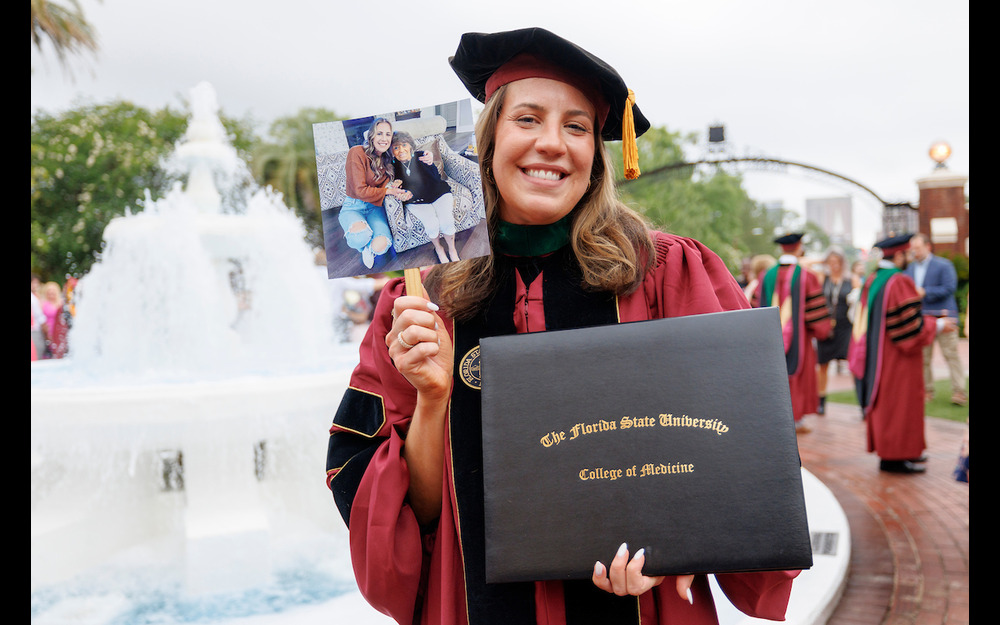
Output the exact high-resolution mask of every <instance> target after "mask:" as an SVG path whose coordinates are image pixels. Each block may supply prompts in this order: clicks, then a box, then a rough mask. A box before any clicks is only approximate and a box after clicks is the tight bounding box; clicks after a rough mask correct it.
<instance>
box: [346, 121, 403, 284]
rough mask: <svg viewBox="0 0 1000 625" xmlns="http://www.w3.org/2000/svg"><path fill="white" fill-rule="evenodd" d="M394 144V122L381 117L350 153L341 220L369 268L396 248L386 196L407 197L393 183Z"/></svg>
mask: <svg viewBox="0 0 1000 625" xmlns="http://www.w3.org/2000/svg"><path fill="white" fill-rule="evenodd" d="M391 145H392V122H390V121H389V120H388V119H385V118H384V117H380V118H377V119H375V120H374V121H372V124H371V127H370V128H369V129H368V132H367V133H366V138H365V143H364V144H363V145H356V146H354V147H352V148H351V149H350V150H349V151H348V152H347V163H346V165H345V167H346V174H347V176H346V177H347V183H346V187H345V191H346V194H347V197H346V198H345V199H344V204H343V206H341V208H340V214H339V215H338V218H339V220H340V226H341V227H342V228H343V229H344V236H345V237H346V238H347V245H349V246H350V247H351V248H352V249H355V250H357V251H358V252H360V253H361V261H362V262H363V263H364V265H365V267H367V268H369V269H371V268H372V267H373V266H374V265H375V261H376V259H384V255H385V254H386V253H389V252H391V251H392V249H393V248H392V231H391V230H390V229H389V220H388V218H387V217H386V213H385V207H384V206H383V205H382V201H383V200H384V199H385V196H386V195H394V196H396V197H398V198H400V199H404V198H405V197H406V192H405V191H403V190H401V189H399V183H398V182H394V181H393V173H392V154H391V152H390V151H389V148H390V146H391Z"/></svg>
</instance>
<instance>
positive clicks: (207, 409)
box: [31, 83, 357, 624]
mask: <svg viewBox="0 0 1000 625" xmlns="http://www.w3.org/2000/svg"><path fill="white" fill-rule="evenodd" d="M191 108H192V119H191V122H190V125H189V127H188V130H187V133H186V135H185V137H184V138H183V140H182V141H181V142H180V143H179V144H178V145H177V146H176V151H175V153H174V154H173V155H172V156H171V158H170V160H169V163H168V164H169V165H170V166H171V167H172V168H174V170H175V171H176V172H177V173H178V175H179V176H181V177H186V179H187V180H186V182H187V184H186V186H185V185H183V184H182V182H178V183H177V184H176V185H175V186H174V188H173V189H171V190H170V192H169V193H167V194H166V196H165V197H163V198H162V199H160V200H156V201H154V200H153V199H152V198H151V196H150V194H149V193H148V192H147V196H146V198H145V202H144V210H143V211H142V212H139V213H137V214H134V215H133V214H128V215H126V216H125V217H121V218H118V219H115V220H114V221H112V222H111V223H110V224H109V225H108V227H107V229H106V230H105V245H106V246H105V250H104V252H103V254H102V257H101V259H100V262H98V263H96V264H95V265H94V267H93V269H92V270H91V272H90V273H89V274H88V275H86V276H85V277H84V278H83V279H82V280H81V281H80V285H79V287H78V290H77V293H78V303H77V316H76V318H75V322H74V326H73V328H72V331H71V334H70V337H69V341H70V350H71V355H70V358H68V359H67V360H65V361H46V362H39V363H33V364H32V382H31V565H32V566H31V585H32V615H33V616H32V618H33V621H34V620H35V618H36V615H37V616H38V618H39V619H40V621H39V622H64V621H60V620H59V618H60V617H53V616H51V614H52V611H53V610H54V609H56V608H54V607H53V606H55V605H62V606H63V607H62V608H61V609H62V610H63V611H65V610H69V611H70V612H72V611H73V608H66V607H65V606H66V605H69V604H71V603H72V601H71V599H72V597H69V596H63V595H60V594H59V593H60V592H64V590H63V589H66V588H71V587H73V588H82V587H88V588H89V590H83V589H81V590H79V594H78V595H77V596H76V599H78V600H79V601H81V602H82V603H81V605H83V606H85V607H83V608H80V609H79V610H80V612H81V613H79V614H77V615H76V616H77V617H78V618H74V617H70V618H69V619H68V620H66V621H65V622H87V623H95V624H96V623H105V622H112V620H113V619H111V616H112V615H115V616H114V618H115V619H118V620H114V622H115V623H132V622H146V621H144V620H142V619H141V618H138V617H136V618H135V619H133V620H130V619H129V618H125V619H124V620H122V619H123V617H121V616H120V614H121V613H122V612H123V611H128V610H132V611H135V610H136V608H135V605H134V600H133V599H132V598H131V595H130V592H132V591H136V590H137V589H138V588H140V587H144V588H143V590H142V591H141V592H148V586H149V585H153V586H154V587H158V588H162V587H163V586H166V587H167V588H172V589H173V590H169V591H168V590H158V591H157V592H162V593H171V592H172V593H175V595H176V596H178V597H182V598H183V600H182V603H183V602H184V601H186V602H188V604H186V605H190V602H191V601H195V602H197V601H199V600H200V599H199V598H204V597H209V596H212V597H216V596H220V595H223V594H226V593H229V594H230V595H231V594H232V593H243V592H245V591H247V590H248V589H254V588H260V587H262V586H266V585H267V584H273V583H274V581H275V576H276V575H284V576H285V577H286V578H287V577H288V576H289V575H290V576H293V577H294V576H296V575H302V574H303V573H302V572H301V571H302V568H301V566H300V564H299V563H296V562H293V560H295V559H296V558H299V559H301V558H306V559H308V558H313V559H314V562H313V563H312V564H311V565H310V566H312V567H313V568H312V569H311V570H313V574H316V573H315V571H316V567H317V566H318V567H319V568H320V569H323V567H328V569H327V570H325V571H324V573H323V574H326V575H329V579H327V580H325V581H324V582H323V585H324V586H326V587H327V592H331V591H332V589H331V587H335V586H336V585H337V584H338V583H340V582H341V581H342V582H343V583H344V584H345V588H346V587H347V586H349V584H350V582H351V580H352V577H351V570H350V562H349V558H348V556H347V554H346V541H345V540H344V530H343V528H342V522H340V519H339V516H338V515H337V513H336V510H335V507H334V505H333V503H332V498H331V497H330V495H329V492H328V491H327V490H326V487H325V485H324V482H323V469H324V462H325V452H326V429H327V428H328V427H329V423H330V420H331V419H332V415H333V412H334V411H335V410H336V406H337V404H338V402H339V398H340V396H341V395H342V393H343V389H344V388H345V387H346V384H347V379H348V376H349V374H350V370H351V368H352V366H353V363H354V362H356V360H357V346H356V345H343V344H339V343H337V342H336V341H335V340H334V338H333V325H332V316H331V315H332V312H331V303H330V301H329V290H328V285H327V284H326V277H325V275H323V273H321V272H320V270H319V269H318V268H317V267H316V266H315V265H314V263H313V254H312V253H311V252H310V250H309V249H308V247H307V245H306V244H305V242H304V239H303V235H304V230H303V227H302V225H301V222H300V221H299V220H298V219H297V218H296V217H295V216H294V214H293V213H292V212H291V211H290V210H289V209H288V208H287V207H285V206H284V205H283V204H282V202H281V199H280V196H278V195H277V194H275V193H273V192H272V191H270V190H269V189H260V188H257V187H256V186H255V185H253V184H252V179H251V178H250V177H249V175H248V174H247V172H246V167H245V164H244V163H243V162H242V161H240V159H239V158H237V155H236V152H235V150H234V149H233V148H232V146H231V145H230V144H229V143H228V141H227V140H226V136H225V131H224V129H223V127H222V124H221V123H220V122H219V118H218V106H217V104H216V101H215V93H214V90H213V89H212V87H211V86H210V85H208V84H207V83H202V84H200V85H198V86H197V87H195V88H194V89H193V90H192V91H191ZM317 558H320V559H322V560H323V562H320V563H319V564H317V563H316V562H315V559H317ZM111 571H114V572H111ZM282 571H285V572H284V573H282ZM288 571H298V572H291V573H289V572H288ZM105 575H108V576H112V577H114V581H105V582H102V583H101V584H98V582H97V581H96V580H99V579H103V577H104V576H105ZM147 578H149V579H147ZM80 580H85V581H83V582H81V581H80ZM331 580H332V581H331ZM338 580H339V581H338ZM146 582H150V584H147V583H146ZM98 586H99V587H98ZM57 588H58V589H61V590H59V591H57V590H56V589H57ZM129 588H131V589H132V590H128V589H129ZM290 592H292V593H293V594H294V593H296V592H300V591H298V590H292V591H290ZM154 601H155V600H154ZM241 601H244V602H245V601H247V599H246V598H245V596H244V597H243V599H241ZM56 611H58V610H56ZM95 611H96V612H102V611H103V612H105V613H106V614H107V616H108V618H106V619H103V620H102V618H103V617H98V616H94V615H93V614H91V616H92V617H93V618H91V619H90V620H87V618H84V616H81V614H82V613H87V612H89V613H94V612H95ZM43 614H49V616H48V617H45V616H41V615H43ZM157 618H159V619H160V620H156V619H154V620H156V622H163V621H162V618H163V616H162V615H160V616H159V617H157ZM46 619H48V620H46ZM177 622H184V619H181V618H180V617H178V620H177Z"/></svg>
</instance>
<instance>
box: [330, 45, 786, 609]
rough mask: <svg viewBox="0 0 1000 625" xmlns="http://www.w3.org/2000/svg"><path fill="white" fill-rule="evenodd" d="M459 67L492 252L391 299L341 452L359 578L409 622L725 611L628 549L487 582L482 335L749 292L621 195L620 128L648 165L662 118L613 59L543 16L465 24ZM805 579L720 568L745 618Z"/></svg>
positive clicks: (357, 385)
mask: <svg viewBox="0 0 1000 625" xmlns="http://www.w3.org/2000/svg"><path fill="white" fill-rule="evenodd" d="M451 65H452V68H453V69H454V70H455V72H456V73H457V74H458V76H459V78H460V79H461V80H462V81H463V83H464V84H465V86H466V87H467V88H468V89H469V91H470V93H472V94H473V95H475V96H476V97H479V98H481V99H483V100H484V101H485V109H484V111H483V112H482V113H481V115H480V117H479V120H478V122H477V128H476V140H477V145H478V147H479V150H478V152H479V157H480V168H481V171H482V180H483V187H484V194H485V201H486V215H487V219H488V222H489V227H490V237H491V244H492V248H493V254H492V255H490V256H484V257H480V258H472V259H467V260H463V261H461V262H457V263H448V264H441V265H436V266H434V267H433V268H431V269H430V270H429V272H428V273H427V274H426V277H425V281H424V285H425V289H424V293H419V294H418V293H407V292H406V291H405V288H404V285H403V284H402V282H401V281H400V280H396V281H394V282H391V283H389V284H388V285H387V286H386V288H385V289H384V290H383V292H382V296H381V298H380V299H379V302H378V305H377V308H376V311H375V315H374V319H373V321H372V325H371V327H370V329H369V333H368V335H367V336H366V337H365V340H364V343H363V345H362V348H361V362H360V364H359V366H358V367H357V369H356V370H355V372H354V374H353V377H352V380H351V383H350V387H349V389H348V390H347V391H346V393H345V394H344V398H343V400H342V402H341V406H340V408H339V409H338V412H337V414H336V416H335V417H334V420H333V425H332V427H331V429H330V441H329V452H328V459H327V483H328V485H329V487H330V489H331V490H332V491H333V495H334V500H335V501H336V504H337V506H338V509H339V511H340V513H341V515H342V516H343V518H344V520H345V522H347V524H348V527H349V531H350V547H351V556H352V561H353V566H354V572H355V576H356V578H357V581H358V584H359V587H360V589H361V592H362V594H363V595H364V596H365V598H366V599H367V601H368V602H369V603H371V604H372V605H373V606H375V607H376V608H377V609H378V610H380V611H381V612H383V613H386V614H389V615H391V616H392V617H393V618H394V619H395V620H396V621H397V622H399V623H423V624H431V623H434V624H445V625H465V624H468V625H481V624H494V623H495V624H504V625H506V624H510V623H518V624H519V625H520V624H531V623H537V624H547V625H562V624H567V625H572V624H591V623H593V624H607V623H614V624H616V625H618V624H636V625H638V624H640V623H642V624H653V623H656V624H659V625H664V624H666V623H671V624H674V623H684V624H685V625H709V624H717V623H718V616H717V614H716V610H715V604H714V600H713V595H712V591H711V588H710V586H709V581H708V577H707V576H706V575H678V576H670V577H660V576H655V577H654V576H647V575H645V574H644V573H643V564H644V563H645V556H644V553H643V550H641V549H639V550H637V551H632V550H630V548H629V546H628V545H625V544H622V545H621V548H620V549H619V550H618V552H617V553H616V554H608V556H607V558H606V559H605V560H602V561H599V562H596V563H595V565H594V570H593V575H592V577H591V578H590V579H579V580H565V581H563V580H555V581H551V580H550V581H535V582H523V583H505V584H487V583H486V581H485V563H484V560H485V555H484V554H485V529H484V513H483V497H484V493H483V480H482V475H481V473H482V464H483V454H482V438H481V426H480V423H481V408H480V406H481V398H480V392H479V389H478V388H477V387H476V386H475V384H474V383H473V382H474V377H473V378H472V380H471V381H470V378H468V377H466V376H463V373H467V372H469V371H470V370H475V367H478V362H475V361H472V360H470V358H471V357H472V355H473V354H475V353H477V349H476V348H477V347H478V345H479V340H480V338H481V337H487V336H497V335H504V334H515V333H524V332H538V331H548V330H559V329H571V328H579V327H586V326H594V325H601V324H611V323H618V322H629V321H640V320H646V319H654V318H661V317H675V316H681V315H692V314H700V313H710V312H721V311H725V310H734V309H741V308H747V307H748V306H749V304H748V302H747V300H746V297H745V296H744V295H743V292H742V290H741V289H740V287H739V285H738V284H737V283H736V280H735V279H734V278H733V277H732V275H731V274H730V273H729V270H728V269H727V267H726V266H725V264H724V263H723V262H722V261H721V259H720V258H719V257H718V256H717V255H716V254H714V253H713V252H712V251H711V250H709V249H708V248H706V247H705V246H703V245H702V244H700V243H699V242H697V241H695V240H692V239H689V238H685V237H681V236H676V235H672V234H666V233H662V232H655V231H651V230H650V229H649V228H648V227H647V224H646V223H645V221H644V220H643V219H642V218H641V217H640V216H639V215H638V214H637V213H636V212H634V211H632V210H631V209H629V208H628V207H626V206H625V205H624V204H623V203H622V202H621V201H620V200H619V199H618V196H617V191H616V189H615V184H614V180H613V177H614V176H613V168H612V167H611V164H610V163H609V161H608V157H607V155H606V153H605V150H604V141H618V140H623V142H624V145H625V149H626V171H628V170H629V169H630V168H632V169H634V168H635V163H634V162H633V160H632V159H633V157H634V154H635V152H633V151H632V150H634V147H635V146H634V140H635V138H636V137H637V136H638V135H640V134H642V133H643V132H645V131H646V130H647V129H648V128H649V122H648V121H646V119H645V117H643V116H642V113H641V112H640V111H639V109H638V107H637V106H635V104H634V100H633V96H632V94H631V92H630V91H629V90H628V89H627V87H626V86H625V83H624V81H623V80H622V79H621V77H620V76H619V75H618V73H617V72H616V71H615V70H614V69H612V68H610V67H609V66H607V65H606V64H605V63H603V62H602V61H600V60H599V59H596V57H593V56H592V55H590V54H589V53H587V52H586V51H584V50H581V49H580V48H579V47H577V46H576V45H574V44H572V43H571V42H569V41H566V40H565V39H562V38H560V37H558V36H556V35H554V34H552V33H550V32H548V31H545V30H542V29H537V28H534V29H525V30H518V31H510V32H505V33H495V34H482V33H469V34H466V35H463V37H462V40H461V42H460V45H459V48H458V51H457V52H456V54H455V56H454V57H453V58H452V60H451ZM633 175H634V174H633ZM428 296H429V297H428ZM435 302H436V303H435ZM595 349H600V346H595ZM565 531H567V532H573V531H574V528H573V527H566V528H565ZM581 539H583V540H585V539H586V537H585V536H581ZM797 574H798V571H771V572H757V573H743V574H716V575H715V577H716V579H717V580H718V582H719V585H720V586H721V587H722V588H723V589H724V591H725V592H726V594H727V596H728V597H729V599H730V600H731V601H732V603H733V604H734V605H736V606H737V607H738V608H739V609H740V610H742V611H743V612H746V613H747V614H750V615H753V616H758V617H763V618H770V619H776V620H780V619H782V618H783V617H784V613H785V609H786V606H787V602H788V597H789V594H790V592H791V585H792V579H793V578H794V577H795V576H796V575H797Z"/></svg>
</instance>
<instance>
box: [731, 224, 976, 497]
mask: <svg viewBox="0 0 1000 625" xmlns="http://www.w3.org/2000/svg"><path fill="white" fill-rule="evenodd" d="M802 239H803V235H802V233H793V234H789V235H785V236H783V237H780V238H778V239H775V243H776V244H778V245H780V246H781V251H782V254H781V256H780V257H779V258H777V259H775V258H773V257H768V256H764V257H755V258H754V259H752V261H751V262H750V263H748V264H747V267H748V270H747V271H745V273H744V277H743V284H744V285H745V292H746V294H747V296H748V298H749V299H750V302H751V305H753V306H775V307H778V308H779V310H780V313H781V314H780V317H781V323H782V334H783V340H784V344H785V353H786V364H787V366H788V376H789V386H790V390H791V398H792V407H793V415H794V419H795V424H796V431H797V432H799V433H808V432H810V431H811V427H810V426H809V424H808V423H807V420H806V417H808V416H810V415H823V414H824V413H825V410H826V393H827V387H828V381H829V369H830V366H831V364H832V363H836V366H837V368H838V372H840V368H841V367H842V365H843V364H845V363H846V364H847V366H848V369H849V371H850V374H851V375H852V376H853V378H854V380H855V386H856V395H857V399H858V403H859V404H860V406H861V407H862V414H863V416H864V418H865V420H866V422H867V423H866V425H867V438H868V450H869V451H871V452H875V453H877V454H878V457H879V459H880V463H879V467H880V469H881V470H883V471H890V472H896V473H921V472H923V471H924V470H925V468H924V462H925V461H926V457H925V456H924V454H923V451H924V449H925V440H924V424H923V419H924V404H925V402H926V401H929V400H930V399H932V398H933V395H934V377H933V372H932V361H933V355H934V352H933V350H934V343H935V342H937V344H938V345H939V346H940V350H941V354H942V355H943V357H944V359H945V361H946V362H947V364H948V367H949V371H950V376H949V378H950V384H951V401H952V403H954V404H957V405H965V404H966V403H967V402H968V399H967V397H966V393H965V369H964V367H963V364H962V362H961V358H960V357H959V354H958V341H959V339H958V305H957V301H956V289H957V286H958V279H957V273H956V270H955V267H954V264H953V263H951V262H950V261H949V260H947V259H945V258H941V257H939V256H936V255H934V254H932V253H931V251H930V239H929V237H927V236H926V235H923V234H916V235H913V234H906V235H898V236H892V237H889V238H886V239H884V240H882V241H879V242H878V243H876V244H875V247H876V248H877V250H878V251H879V254H878V260H877V263H876V265H875V267H873V269H872V271H870V272H868V273H867V274H866V272H865V267H864V263H862V262H860V261H858V262H855V263H854V264H853V265H852V266H851V270H850V271H845V268H846V260H847V259H846V257H845V255H844V253H843V251H842V250H840V249H836V248H833V249H830V250H829V251H828V252H827V253H826V254H825V255H824V256H823V257H822V258H813V259H807V258H806V257H805V252H804V249H805V248H804V245H803V240H802ZM964 466H965V470H964V475H963V476H962V477H964V481H967V480H968V454H967V453H966V454H965V456H964Z"/></svg>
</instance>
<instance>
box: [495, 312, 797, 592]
mask: <svg viewBox="0 0 1000 625" xmlns="http://www.w3.org/2000/svg"><path fill="white" fill-rule="evenodd" d="M481 358H482V376H483V378H482V402H483V479H484V486H485V493H486V499H485V513H486V580H487V582H491V583H494V582H513V581H528V580H545V579H589V578H590V577H591V575H592V574H593V569H594V564H595V562H597V561H598V560H600V561H601V562H603V563H604V564H605V565H608V564H609V563H610V561H611V559H612V558H613V557H614V555H615V553H616V551H617V550H618V547H619V545H621V543H622V542H627V543H628V546H629V551H630V553H632V554H634V553H635V552H636V550H638V549H639V548H644V549H645V554H646V564H645V566H644V568H643V572H644V573H645V574H647V575H675V574H687V573H726V572H741V571H760V570H781V569H804V568H809V567H811V566H812V550H811V546H810V541H809V529H808V526H807V521H806V511H805V498H804V495H803V491H802V474H801V465H800V461H799V453H798V446H797V443H796V438H795V425H794V420H793V417H792V407H791V398H790V394H789V387H788V375H787V372H786V369H785V355H784V349H783V346H782V338H781V330H780V324H779V320H778V310H777V309H776V308H757V309H750V310H738V311H731V312H721V313H711V314H703V315H694V316H689V317H675V318H669V319H658V320H652V321H639V322H632V323H622V324H617V325H609V326H600V327H593V328H585V329H579V330H557V331H549V332H539V333H533V334H519V335H513V336H503V337H491V338H484V339H482V341H481Z"/></svg>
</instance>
